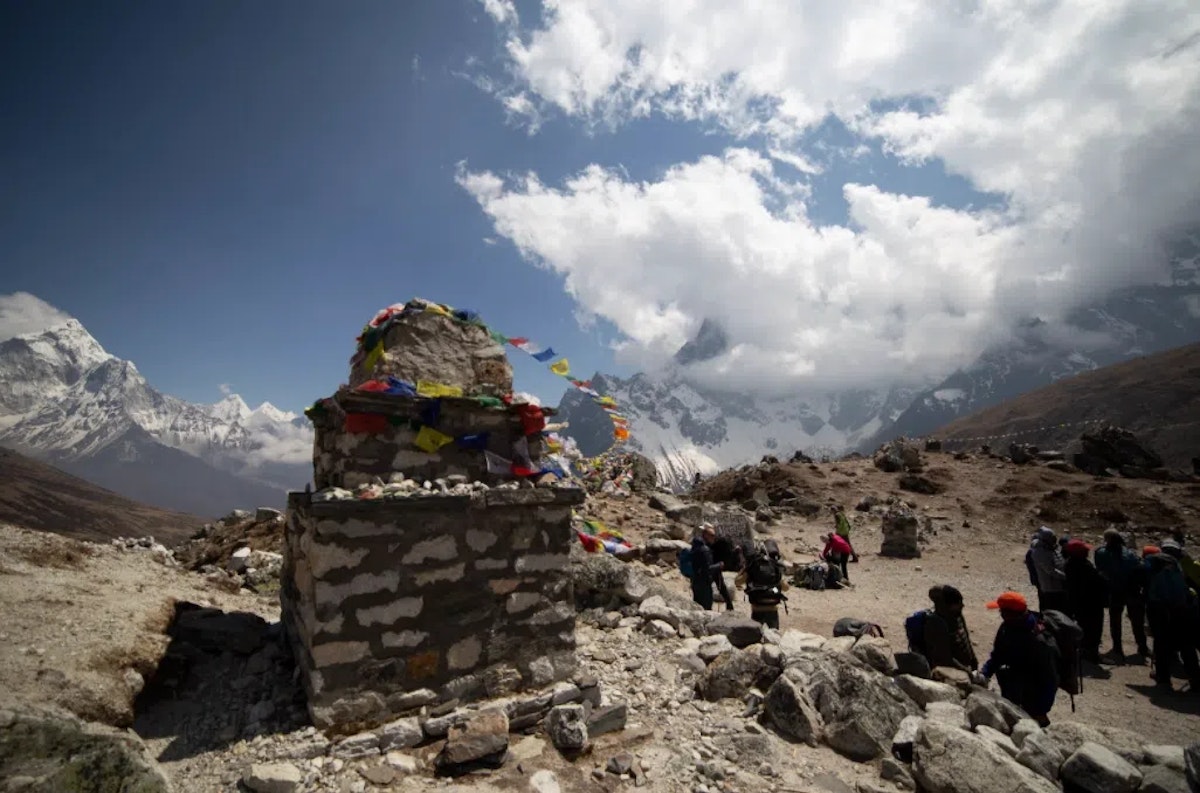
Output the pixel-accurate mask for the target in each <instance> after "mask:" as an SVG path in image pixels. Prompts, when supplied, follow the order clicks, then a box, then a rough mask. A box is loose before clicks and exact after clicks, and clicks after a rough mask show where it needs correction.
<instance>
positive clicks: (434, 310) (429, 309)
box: [425, 303, 450, 317]
mask: <svg viewBox="0 0 1200 793" xmlns="http://www.w3.org/2000/svg"><path fill="white" fill-rule="evenodd" d="M425 313H427V314H441V315H442V316H443V317H448V316H450V311H449V310H448V309H447V308H446V307H445V306H443V305H440V304H438V303H430V304H429V305H427V306H425Z"/></svg>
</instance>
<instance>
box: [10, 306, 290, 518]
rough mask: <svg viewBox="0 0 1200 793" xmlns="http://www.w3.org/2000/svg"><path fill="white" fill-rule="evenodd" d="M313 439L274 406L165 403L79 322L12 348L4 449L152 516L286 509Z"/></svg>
mask: <svg viewBox="0 0 1200 793" xmlns="http://www.w3.org/2000/svg"><path fill="white" fill-rule="evenodd" d="M311 439H312V434H311V429H310V428H309V426H308V424H307V421H306V420H305V419H303V418H302V417H297V416H295V415H293V414H290V413H286V412H284V411H281V410H279V409H277V408H275V407H274V406H273V405H270V404H269V403H264V404H263V405H260V406H259V407H258V408H256V409H254V410H251V409H250V408H249V407H248V406H247V405H246V404H245V402H244V401H243V400H242V399H241V397H239V396H237V395H229V396H227V397H226V398H224V399H223V400H221V401H220V402H218V403H216V404H215V405H197V404H193V403H191V402H187V401H185V400H182V399H179V398H177V397H172V396H168V395H165V394H163V393H161V392H159V391H157V390H156V389H154V388H153V387H151V386H150V384H149V383H147V382H146V379H145V378H144V377H142V375H141V373H140V372H138V370H137V367H136V366H135V365H134V364H133V363H132V362H130V361H125V360H122V359H120V358H117V357H116V356H114V355H111V354H109V353H108V352H107V351H105V350H104V348H103V347H102V346H101V345H100V343H99V342H97V341H96V339H94V338H93V337H92V335H91V334H90V333H88V332H87V330H86V329H85V328H84V327H83V325H82V324H81V323H79V321H78V320H74V319H71V320H68V321H66V322H63V323H61V324H58V325H55V326H54V327H51V328H47V329H46V330H43V331H41V332H37V333H29V334H24V335H21V336H15V337H13V338H11V339H8V340H7V341H5V342H3V343H0V445H4V446H8V447H10V448H14V449H17V450H19V451H22V452H25V453H28V454H30V455H32V456H35V457H38V458H41V459H44V460H46V461H47V462H50V463H52V464H54V465H56V466H58V467H60V468H62V469H63V470H66V471H68V472H70V473H73V474H75V475H77V476H80V477H83V478H84V479H88V480H90V481H93V482H96V483H97V484H100V485H103V486H105V487H107V488H109V489H111V490H114V491H115V492H117V493H120V494H121V495H124V496H127V497H129V498H133V499H137V500H139V501H144V502H146V503H148V504H154V505H156V506H159V507H163V508H166V509H176V510H182V511H184V512H190V513H193V514H200V515H215V514H219V513H223V512H226V511H228V510H229V509H232V508H235V507H247V506H250V507H252V506H257V505H260V504H261V505H265V506H266V505H269V506H277V505H279V504H281V503H282V502H283V498H284V492H285V491H286V490H287V489H288V488H297V487H303V486H304V484H305V482H307V481H308V475H309V473H308V472H309V466H308V465H307V464H306V463H307V460H306V459H305V458H306V457H307V455H308V454H309V453H311V443H312V441H311ZM306 450H307V451H306Z"/></svg>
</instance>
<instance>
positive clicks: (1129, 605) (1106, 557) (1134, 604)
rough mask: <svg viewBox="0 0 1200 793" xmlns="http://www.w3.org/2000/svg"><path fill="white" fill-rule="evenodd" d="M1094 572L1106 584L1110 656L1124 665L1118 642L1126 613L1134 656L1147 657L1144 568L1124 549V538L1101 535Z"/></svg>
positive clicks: (1115, 533)
mask: <svg viewBox="0 0 1200 793" xmlns="http://www.w3.org/2000/svg"><path fill="white" fill-rule="evenodd" d="M1096 569H1097V570H1099V571H1100V575H1102V576H1104V580H1105V581H1107V582H1108V630H1109V633H1110V634H1111V635H1112V650H1111V651H1110V655H1111V657H1112V659H1113V660H1114V661H1116V662H1117V663H1124V661H1125V649H1124V645H1123V643H1122V640H1121V633H1122V628H1123V626H1122V623H1121V618H1122V616H1123V614H1124V613H1126V612H1127V613H1128V614H1129V624H1130V626H1131V627H1132V628H1133V641H1134V643H1135V644H1136V645H1137V654H1138V655H1139V656H1141V657H1142V658H1149V657H1150V645H1149V644H1147V643H1146V572H1147V571H1146V568H1145V566H1144V565H1143V564H1142V560H1141V559H1139V558H1138V555H1137V554H1136V553H1135V552H1134V551H1133V550H1131V549H1129V548H1126V547H1125V536H1124V535H1123V534H1121V532H1119V531H1117V530H1116V529H1107V530H1106V531H1105V532H1104V545H1103V546H1101V547H1100V548H1097V549H1096Z"/></svg>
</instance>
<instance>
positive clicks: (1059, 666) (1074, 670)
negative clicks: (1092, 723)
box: [1040, 609, 1083, 713]
mask: <svg viewBox="0 0 1200 793" xmlns="http://www.w3.org/2000/svg"><path fill="white" fill-rule="evenodd" d="M1041 626H1042V632H1041V634H1040V635H1041V636H1042V637H1044V639H1045V640H1046V641H1048V642H1049V643H1050V644H1051V646H1052V648H1053V650H1054V655H1055V671H1056V672H1057V677H1058V687H1059V688H1060V689H1062V690H1063V691H1065V692H1066V693H1067V694H1069V695H1070V696H1071V712H1072V713H1074V712H1075V695H1076V694H1082V693H1083V669H1082V661H1081V659H1080V647H1081V644H1082V642H1083V628H1081V627H1079V623H1078V622H1076V621H1075V620H1073V619H1071V618H1070V617H1068V616H1067V615H1066V614H1063V613H1062V612H1061V611H1055V610H1054V609H1047V610H1046V611H1043V612H1042V619H1041Z"/></svg>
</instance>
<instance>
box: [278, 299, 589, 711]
mask: <svg viewBox="0 0 1200 793" xmlns="http://www.w3.org/2000/svg"><path fill="white" fill-rule="evenodd" d="M350 381H351V384H350V385H349V386H343V387H342V388H340V389H339V390H338V391H337V392H336V393H335V394H334V395H333V396H332V397H329V398H326V399H322V400H320V401H318V402H317V403H316V404H314V405H313V406H312V407H311V408H310V409H309V410H308V411H307V415H308V416H309V418H310V420H311V421H312V422H313V425H314V427H315V430H316V438H315V442H314V453H313V467H314V484H315V485H316V487H317V490H316V492H304V493H291V494H289V498H288V514H287V524H286V533H285V549H284V570H283V577H282V586H281V600H282V605H283V621H284V625H285V628H286V631H287V635H288V638H289V640H290V642H291V644H292V646H293V649H294V651H295V655H296V658H297V664H298V666H299V668H300V673H301V676H302V679H303V683H304V687H305V691H306V694H307V698H308V708H309V713H310V715H311V717H312V719H313V723H314V724H316V725H317V726H318V727H321V728H322V729H325V730H327V731H332V732H349V731H352V730H357V729H362V728H364V727H370V726H373V725H376V724H381V723H383V722H385V721H388V720H389V719H393V718H396V717H398V716H404V715H406V714H409V713H412V712H415V711H416V710H417V709H419V708H422V707H425V706H434V707H436V706H437V705H438V704H440V703H449V702H450V701H452V700H454V701H459V702H469V701H472V700H477V699H480V698H483V697H494V696H502V695H507V694H510V693H512V692H515V691H518V690H524V689H529V688H541V687H544V686H546V685H548V684H551V683H554V682H556V681H560V680H564V679H566V678H568V677H570V676H571V675H572V674H573V673H574V672H575V669H576V659H575V633H574V631H575V614H574V609H573V604H572V602H571V597H570V582H569V579H568V577H567V572H566V568H567V557H568V551H569V549H570V543H571V541H572V537H573V534H572V532H571V530H570V520H571V508H572V506H574V505H576V504H579V503H581V502H582V501H583V500H584V493H583V491H582V490H581V489H579V488H578V487H575V486H573V485H570V484H566V483H564V482H561V481H558V480H557V478H556V477H555V476H553V475H547V474H546V473H545V467H546V466H545V465H544V464H543V462H542V456H543V454H544V452H543V444H542V431H543V427H544V424H545V417H546V416H547V415H549V414H551V413H552V411H550V410H548V409H543V408H540V407H539V406H537V405H536V404H530V403H529V402H523V401H522V400H520V399H519V398H514V397H513V396H512V394H511V393H510V392H511V387H512V369H511V366H510V365H509V363H508V360H507V358H506V357H505V355H504V351H503V348H501V347H500V345H499V344H497V343H496V342H495V341H493V340H492V338H491V336H490V334H489V332H488V330H487V328H486V327H485V326H484V325H483V324H482V323H481V322H479V320H478V319H477V318H476V317H474V316H473V315H470V314H467V313H465V312H454V311H453V310H451V309H449V308H447V307H444V306H440V305H437V304H434V303H430V302H428V301H423V300H414V301H410V302H409V303H407V304H404V305H397V306H392V307H391V308H389V309H387V310H385V311H383V312H380V314H379V315H377V316H376V318H375V319H374V320H372V323H371V324H370V325H369V326H368V327H367V329H366V330H365V331H364V333H363V335H362V337H360V343H359V351H358V354H357V355H356V356H355V357H354V359H353V360H352V372H351V378H350ZM535 481H536V482H538V486H535V485H534V482H535Z"/></svg>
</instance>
